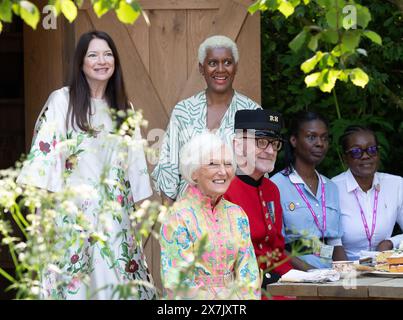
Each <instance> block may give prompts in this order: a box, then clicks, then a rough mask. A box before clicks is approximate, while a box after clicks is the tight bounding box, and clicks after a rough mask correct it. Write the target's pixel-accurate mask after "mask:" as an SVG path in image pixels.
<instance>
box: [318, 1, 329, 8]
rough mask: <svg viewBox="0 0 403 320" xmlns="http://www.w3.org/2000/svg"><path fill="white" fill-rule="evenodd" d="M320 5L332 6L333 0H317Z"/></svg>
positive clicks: (323, 6) (324, 6)
mask: <svg viewBox="0 0 403 320" xmlns="http://www.w3.org/2000/svg"><path fill="white" fill-rule="evenodd" d="M316 2H317V3H318V5H319V6H321V7H322V8H327V9H328V8H330V7H331V6H332V0H316Z"/></svg>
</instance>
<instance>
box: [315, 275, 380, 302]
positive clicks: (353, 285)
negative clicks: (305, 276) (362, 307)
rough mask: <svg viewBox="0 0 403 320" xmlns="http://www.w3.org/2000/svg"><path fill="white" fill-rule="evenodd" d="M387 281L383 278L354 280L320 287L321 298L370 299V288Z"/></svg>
mask: <svg viewBox="0 0 403 320" xmlns="http://www.w3.org/2000/svg"><path fill="white" fill-rule="evenodd" d="M383 281H385V279H383V278H370V277H364V278H352V279H342V280H340V281H336V282H332V283H325V284H321V285H319V286H318V295H319V297H337V298H361V299H366V298H368V297H369V294H368V292H369V291H368V290H369V286H372V285H374V284H376V283H380V282H383Z"/></svg>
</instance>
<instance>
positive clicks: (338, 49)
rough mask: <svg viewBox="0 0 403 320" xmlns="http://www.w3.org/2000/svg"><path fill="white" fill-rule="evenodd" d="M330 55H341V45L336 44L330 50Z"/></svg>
mask: <svg viewBox="0 0 403 320" xmlns="http://www.w3.org/2000/svg"><path fill="white" fill-rule="evenodd" d="M330 53H331V55H332V56H334V57H340V56H341V45H339V44H338V45H337V46H335V47H334V48H333V50H332V52H330Z"/></svg>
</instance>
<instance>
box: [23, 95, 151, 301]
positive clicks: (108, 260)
mask: <svg viewBox="0 0 403 320" xmlns="http://www.w3.org/2000/svg"><path fill="white" fill-rule="evenodd" d="M68 103H69V89H68V87H64V88H61V89H59V90H56V91H54V92H53V93H52V94H51V95H50V97H49V99H48V101H47V103H46V106H45V109H46V112H45V113H44V116H43V117H42V119H41V121H40V125H39V129H38V132H37V134H36V137H34V141H33V144H32V147H31V151H30V154H29V155H28V159H27V161H26V162H25V164H24V166H23V168H22V171H21V173H20V175H19V177H18V179H17V182H18V183H21V184H28V185H33V186H36V187H39V188H43V189H47V190H49V191H52V192H58V191H61V190H63V189H64V188H66V187H72V188H77V189H79V188H82V190H88V192H82V194H81V195H80V197H77V199H73V200H74V203H75V205H76V206H77V207H78V208H79V209H81V210H82V211H83V212H84V214H85V217H86V218H87V219H88V221H89V222H90V223H92V225H93V226H95V228H94V230H95V231H99V232H102V233H103V235H104V236H105V237H106V240H105V241H97V240H96V239H95V237H92V236H89V237H88V239H86V240H85V241H83V242H81V243H80V244H74V245H72V246H71V248H70V249H69V250H68V252H66V254H65V261H59V262H58V266H59V267H61V269H62V271H63V279H66V277H67V280H64V282H63V283H64V284H65V285H62V286H61V285H60V281H59V280H60V277H61V276H60V275H59V274H57V273H54V272H52V271H47V272H46V273H45V276H44V280H43V285H44V289H45V290H44V291H45V296H44V298H55V299H88V298H90V299H114V298H118V296H117V295H116V288H118V287H119V286H120V285H124V284H125V283H128V282H129V281H130V280H139V281H140V282H144V283H149V284H150V283H152V279H151V275H150V274H149V271H148V268H147V264H146V261H145V256H144V254H143V250H142V246H141V240H140V239H139V238H137V237H136V236H135V234H134V232H133V230H132V228H131V224H130V220H129V213H130V211H132V210H133V208H134V202H137V201H140V200H143V199H145V198H147V197H149V196H150V195H151V194H152V190H151V187H150V181H149V176H148V173H147V165H146V161H145V156H144V151H143V149H142V147H141V146H140V144H137V146H132V147H127V146H126V149H127V150H126V151H127V152H126V155H127V157H126V158H124V160H122V156H121V154H122V149H121V148H122V144H120V143H119V141H118V140H117V139H119V137H118V136H116V135H111V134H109V133H110V132H111V131H112V129H113V122H112V119H111V116H110V113H109V112H108V110H109V108H108V106H107V104H106V102H105V101H104V100H101V99H91V109H92V110H91V111H92V113H91V117H90V124H91V127H92V128H94V129H95V130H94V131H93V132H82V131H78V130H72V129H69V128H67V129H66V117H67V110H68ZM138 135H140V133H139V132H138ZM101 177H103V181H106V183H103V184H101V183H100V182H101ZM110 200H114V201H117V203H119V204H120V207H119V208H118V209H117V210H114V211H113V210H112V211H111V212H106V214H105V210H104V208H105V205H106V204H107V203H108V201H110ZM101 213H102V215H101ZM101 216H102V219H101ZM66 219H71V216H70V217H69V218H68V217H62V216H59V217H58V219H57V221H56V223H65V222H66ZM69 222H71V223H75V221H69ZM63 236H66V235H63ZM66 237H67V236H66ZM66 241H68V239H66ZM135 291H136V292H135V293H134V294H133V295H132V297H134V298H138V299H153V298H155V294H156V293H155V290H154V289H153V287H152V285H138V286H136V289H135Z"/></svg>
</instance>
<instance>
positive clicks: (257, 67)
mask: <svg viewBox="0 0 403 320" xmlns="http://www.w3.org/2000/svg"><path fill="white" fill-rule="evenodd" d="M237 45H238V49H239V51H240V52H239V63H238V72H237V76H236V77H235V81H234V88H236V90H238V91H239V92H241V93H243V94H245V95H246V96H248V97H249V98H251V99H252V100H254V101H256V102H257V103H260V102H261V86H260V83H261V82H260V81H261V64H260V61H261V60H260V59H261V58H260V15H259V14H258V13H257V14H254V15H253V16H251V15H248V17H247V19H246V21H245V24H244V25H243V27H242V30H241V32H240V33H239V36H238V40H237Z"/></svg>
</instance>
